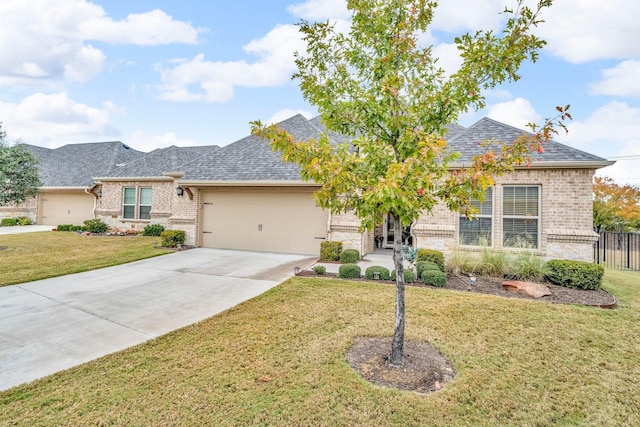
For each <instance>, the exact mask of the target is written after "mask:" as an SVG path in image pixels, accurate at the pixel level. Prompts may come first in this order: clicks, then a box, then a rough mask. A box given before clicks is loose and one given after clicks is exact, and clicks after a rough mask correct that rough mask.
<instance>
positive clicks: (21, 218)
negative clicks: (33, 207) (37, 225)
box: [16, 216, 33, 225]
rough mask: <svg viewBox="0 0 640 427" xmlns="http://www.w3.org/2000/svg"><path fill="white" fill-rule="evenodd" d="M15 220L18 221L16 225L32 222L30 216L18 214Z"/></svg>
mask: <svg viewBox="0 0 640 427" xmlns="http://www.w3.org/2000/svg"><path fill="white" fill-rule="evenodd" d="M16 221H17V222H18V225H31V224H33V221H31V218H27V217H26V216H19V217H17V218H16Z"/></svg>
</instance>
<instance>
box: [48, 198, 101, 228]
mask: <svg viewBox="0 0 640 427" xmlns="http://www.w3.org/2000/svg"><path fill="white" fill-rule="evenodd" d="M41 200H42V203H41V205H40V209H41V215H39V222H40V223H41V224H44V225H51V226H57V225H60V224H72V225H82V224H83V223H84V221H85V220H87V219H91V218H93V217H94V214H93V208H94V197H93V196H92V195H90V194H86V193H42V196H41Z"/></svg>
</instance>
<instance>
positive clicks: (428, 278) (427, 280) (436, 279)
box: [420, 270, 447, 288]
mask: <svg viewBox="0 0 640 427" xmlns="http://www.w3.org/2000/svg"><path fill="white" fill-rule="evenodd" d="M420 278H421V279H422V281H423V282H424V284H425V285H431V286H435V287H437V288H444V287H445V286H446V285H447V275H446V274H444V273H443V272H442V271H440V270H425V271H423V272H422V275H421V276H420Z"/></svg>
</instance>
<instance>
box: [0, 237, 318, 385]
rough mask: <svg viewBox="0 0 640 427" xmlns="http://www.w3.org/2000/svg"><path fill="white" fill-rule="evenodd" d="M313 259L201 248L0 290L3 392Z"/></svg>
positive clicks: (252, 292) (255, 290) (244, 295)
mask: <svg viewBox="0 0 640 427" xmlns="http://www.w3.org/2000/svg"><path fill="white" fill-rule="evenodd" d="M315 260H316V258H309V257H307V256H304V255H291V254H272V253H257V252H246V251H230V250H219V249H205V248H198V249H192V250H188V251H182V252H177V253H173V254H169V255H163V256H160V257H156V258H151V259H148V260H143V261H137V262H133V263H130V264H125V265H120V266H117V267H109V268H105V269H101V270H94V271H90V272H86V273H79V274H73V275H68V276H62V277H57V278H53V279H46V280H40V281H36V282H30V283H25V284H21V285H14V286H6V287H2V288H0V390H6V389H8V388H11V387H13V386H16V385H19V384H22V383H26V382H30V381H32V380H35V379H37V378H41V377H43V376H46V375H49V374H52V373H55V372H58V371H60V370H63V369H67V368H70V367H72V366H75V365H79V364H81V363H84V362H87V361H89V360H93V359H96V358H98V357H100V356H103V355H106V354H109V353H113V352H115V351H118V350H122V349H124V348H127V347H130V346H133V345H136V344H139V343H142V342H144V341H147V340H149V339H152V338H155V337H157V336H159V335H162V334H165V333H167V332H170V331H173V330H175V329H178V328H181V327H183V326H187V325H189V324H192V323H195V322H198V321H200V320H203V319H206V318H208V317H210V316H213V315H214V314H216V313H219V312H221V311H224V310H226V309H228V308H230V307H233V306H234V305H236V304H238V303H241V302H243V301H246V300H248V299H250V298H253V297H255V296H257V295H260V294H261V293H263V292H265V291H266V290H268V289H270V288H272V287H274V286H275V285H277V284H279V283H281V282H282V281H284V280H285V279H287V278H288V277H290V276H292V275H293V268H294V267H296V266H298V267H300V268H302V269H306V268H308V267H310V266H311V265H312V264H313V263H314V261H315Z"/></svg>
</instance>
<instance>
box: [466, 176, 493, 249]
mask: <svg viewBox="0 0 640 427" xmlns="http://www.w3.org/2000/svg"><path fill="white" fill-rule="evenodd" d="M495 193H496V192H495V191H494V188H493V187H488V188H487V194H486V195H485V199H484V201H483V202H482V203H480V201H479V200H478V199H471V200H470V201H469V203H470V204H473V203H474V202H475V203H477V207H478V213H477V214H476V215H475V216H474V217H473V218H472V219H467V217H466V216H464V215H460V216H459V218H458V243H459V244H460V245H462V246H469V247H474V248H477V247H482V246H484V245H483V244H482V243H481V242H480V237H478V241H477V243H464V242H463V238H462V236H463V227H462V222H463V221H469V222H472V221H480V220H487V219H488V220H489V224H490V225H489V241H488V242H487V245H488V246H489V247H491V246H492V245H493V237H494V232H493V231H494V230H493V227H494V225H495V221H494V218H495ZM488 202H489V203H490V204H489V209H490V210H491V212H490V213H489V214H487V213H483V207H486V204H487V203H488ZM474 240H475V239H474Z"/></svg>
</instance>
